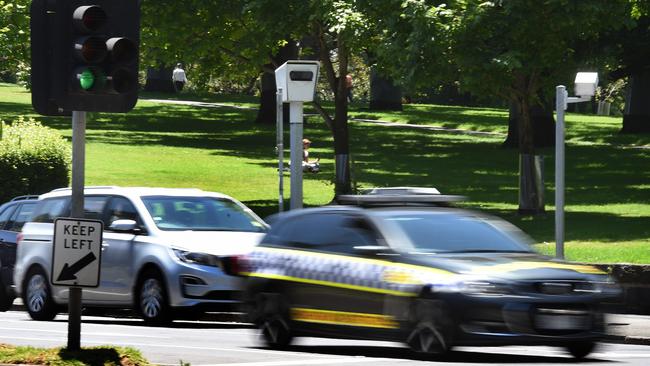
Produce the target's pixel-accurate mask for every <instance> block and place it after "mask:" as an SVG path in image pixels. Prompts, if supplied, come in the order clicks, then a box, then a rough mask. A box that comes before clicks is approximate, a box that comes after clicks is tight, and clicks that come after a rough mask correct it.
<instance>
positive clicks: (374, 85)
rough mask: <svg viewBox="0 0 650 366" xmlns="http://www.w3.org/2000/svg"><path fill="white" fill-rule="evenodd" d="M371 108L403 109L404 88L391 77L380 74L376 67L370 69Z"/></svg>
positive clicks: (384, 109)
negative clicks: (397, 84) (396, 84)
mask: <svg viewBox="0 0 650 366" xmlns="http://www.w3.org/2000/svg"><path fill="white" fill-rule="evenodd" d="M370 109H371V110H383V111H401V110H402V90H401V89H400V88H399V87H397V86H395V84H394V83H393V81H392V80H391V79H388V78H386V77H383V76H381V75H379V73H377V71H376V70H375V69H374V68H373V69H372V70H371V71H370Z"/></svg>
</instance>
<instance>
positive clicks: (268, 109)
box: [255, 41, 298, 124]
mask: <svg viewBox="0 0 650 366" xmlns="http://www.w3.org/2000/svg"><path fill="white" fill-rule="evenodd" d="M297 58H298V46H297V43H296V42H295V41H289V42H288V43H287V45H286V46H284V47H282V48H281V49H280V50H279V51H278V54H277V55H275V56H274V57H272V60H271V61H272V63H270V64H267V65H264V67H263V68H262V69H263V70H264V73H263V74H262V76H261V83H260V84H261V87H260V89H261V90H260V107H259V109H258V110H257V117H256V118H255V123H265V124H274V123H275V119H276V118H277V117H276V109H275V103H276V98H275V93H276V85H275V73H274V70H275V69H276V68H277V67H278V66H281V65H282V64H284V63H285V62H287V61H289V60H295V59H297ZM285 104H286V103H285ZM283 113H284V116H288V115H289V107H288V105H285V106H284V109H283Z"/></svg>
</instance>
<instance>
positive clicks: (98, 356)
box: [59, 347, 133, 366]
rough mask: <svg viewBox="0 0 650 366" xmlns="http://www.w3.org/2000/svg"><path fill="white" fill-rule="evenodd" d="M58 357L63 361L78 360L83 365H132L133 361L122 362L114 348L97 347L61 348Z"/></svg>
mask: <svg viewBox="0 0 650 366" xmlns="http://www.w3.org/2000/svg"><path fill="white" fill-rule="evenodd" d="M59 357H61V360H63V361H79V362H81V363H82V364H83V365H93V366H95V365H97V366H99V365H115V366H118V365H133V363H129V362H125V363H123V361H126V360H123V357H122V356H121V355H120V354H119V353H118V352H117V350H116V349H115V348H110V347H98V348H92V349H81V350H79V351H69V350H67V349H65V348H64V349H61V351H59Z"/></svg>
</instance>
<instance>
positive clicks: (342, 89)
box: [333, 38, 352, 196]
mask: <svg viewBox="0 0 650 366" xmlns="http://www.w3.org/2000/svg"><path fill="white" fill-rule="evenodd" d="M349 56H350V54H349V50H348V49H347V47H346V45H345V42H343V40H341V39H340V38H339V40H338V57H339V65H338V68H339V70H338V75H339V77H338V78H337V80H336V92H335V93H334V106H335V107H334V108H335V111H334V125H333V133H334V157H335V160H336V179H335V182H334V195H335V196H339V195H341V194H350V193H352V179H351V177H350V134H349V130H348V98H347V94H346V88H347V86H346V82H345V75H347V73H348V60H349Z"/></svg>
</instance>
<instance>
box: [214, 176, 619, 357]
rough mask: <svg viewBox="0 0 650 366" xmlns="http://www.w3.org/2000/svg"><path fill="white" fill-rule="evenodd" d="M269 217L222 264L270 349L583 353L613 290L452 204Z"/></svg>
mask: <svg viewBox="0 0 650 366" xmlns="http://www.w3.org/2000/svg"><path fill="white" fill-rule="evenodd" d="M369 193H371V194H366V195H359V196H340V197H339V203H341V202H342V203H345V205H339V206H327V207H321V208H312V209H303V210H294V211H290V212H288V213H286V214H284V215H281V216H279V217H276V219H275V220H274V221H272V228H271V230H270V231H269V232H268V233H267V235H266V236H265V237H264V238H263V239H262V242H261V244H260V245H259V246H258V247H256V249H255V250H254V251H252V252H251V253H249V254H247V255H245V256H240V257H231V258H228V260H226V261H224V265H225V266H226V267H227V271H228V272H229V273H231V274H237V275H240V276H246V277H247V282H246V290H245V299H244V304H245V305H246V313H247V314H248V316H249V320H250V321H251V322H253V323H254V324H256V325H257V326H258V327H259V328H260V329H261V335H262V338H263V340H264V341H265V342H266V344H267V345H268V346H270V347H276V348H278V347H283V346H287V345H288V344H289V343H290V342H291V341H292V339H293V337H297V336H312V337H313V336H316V337H336V338H350V339H370V340H388V341H403V342H405V343H406V344H407V345H408V346H409V347H410V348H411V349H413V350H415V351H417V352H425V353H444V352H446V351H448V350H450V349H451V348H452V347H454V346H460V345H472V346H476V345H513V344H531V345H557V346H562V347H565V348H566V349H567V350H568V351H569V352H570V353H571V354H572V355H573V356H575V357H576V358H582V357H584V356H586V355H587V354H589V353H590V352H591V351H592V350H593V348H594V346H595V345H596V342H597V340H598V339H599V338H600V337H601V336H602V334H603V330H604V320H603V314H602V313H601V312H600V310H599V307H600V304H601V302H602V301H603V300H605V299H607V298H611V297H613V296H616V295H617V294H618V291H619V290H618V287H617V285H616V284H615V283H613V282H612V281H611V280H610V279H609V278H608V276H607V275H606V274H605V273H603V272H601V271H600V270H598V269H596V268H594V267H591V266H587V265H580V264H572V263H566V262H561V261H557V260H552V259H550V258H547V257H543V256H541V255H539V254H537V253H536V252H534V251H533V250H532V249H531V248H530V246H529V245H528V241H527V239H526V236H525V234H523V233H522V232H521V231H519V230H518V229H517V228H515V227H513V226H512V225H510V224H509V223H507V222H505V221H503V220H501V219H497V218H494V217H489V216H485V215H483V214H479V213H476V212H472V211H467V210H461V209H457V208H452V207H446V206H449V205H448V203H449V201H451V200H455V199H457V197H453V196H444V195H440V194H438V193H437V191H436V192H431V191H413V190H409V189H406V190H388V191H382V192H379V191H376V192H369Z"/></svg>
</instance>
